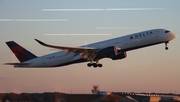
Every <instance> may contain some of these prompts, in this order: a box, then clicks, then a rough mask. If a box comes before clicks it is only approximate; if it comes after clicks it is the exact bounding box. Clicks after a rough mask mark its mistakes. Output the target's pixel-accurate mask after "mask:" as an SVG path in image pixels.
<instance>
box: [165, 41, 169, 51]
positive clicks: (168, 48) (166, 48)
mask: <svg viewBox="0 0 180 102" xmlns="http://www.w3.org/2000/svg"><path fill="white" fill-rule="evenodd" d="M168 43H169V42H165V49H166V50H168V49H169V48H168V47H167V44H168Z"/></svg>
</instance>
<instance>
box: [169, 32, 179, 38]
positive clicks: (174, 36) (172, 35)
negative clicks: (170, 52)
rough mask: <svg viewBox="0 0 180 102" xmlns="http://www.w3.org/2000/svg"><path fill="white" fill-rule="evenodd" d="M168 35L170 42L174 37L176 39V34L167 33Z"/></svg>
mask: <svg viewBox="0 0 180 102" xmlns="http://www.w3.org/2000/svg"><path fill="white" fill-rule="evenodd" d="M169 34H170V36H171V40H173V39H175V38H176V37H177V35H176V34H174V33H172V32H171V33H169Z"/></svg>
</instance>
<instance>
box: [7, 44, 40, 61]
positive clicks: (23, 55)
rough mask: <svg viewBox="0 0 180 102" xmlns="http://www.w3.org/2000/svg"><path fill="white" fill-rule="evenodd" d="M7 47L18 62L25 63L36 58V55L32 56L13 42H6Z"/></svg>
mask: <svg viewBox="0 0 180 102" xmlns="http://www.w3.org/2000/svg"><path fill="white" fill-rule="evenodd" d="M6 44H7V45H8V47H9V48H10V49H11V51H12V52H13V53H14V55H15V56H16V57H17V58H18V60H19V61H20V62H25V61H28V60H31V59H34V58H37V56H36V55H34V54H32V53H31V52H29V51H28V50H26V49H25V48H23V47H21V46H20V45H18V44H17V43H16V42H14V41H8V42H6Z"/></svg>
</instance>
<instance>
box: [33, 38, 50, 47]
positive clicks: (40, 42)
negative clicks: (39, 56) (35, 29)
mask: <svg viewBox="0 0 180 102" xmlns="http://www.w3.org/2000/svg"><path fill="white" fill-rule="evenodd" d="M34 40H36V41H37V42H38V43H39V44H41V45H43V46H46V45H47V44H45V43H44V42H42V41H40V40H38V39H34Z"/></svg>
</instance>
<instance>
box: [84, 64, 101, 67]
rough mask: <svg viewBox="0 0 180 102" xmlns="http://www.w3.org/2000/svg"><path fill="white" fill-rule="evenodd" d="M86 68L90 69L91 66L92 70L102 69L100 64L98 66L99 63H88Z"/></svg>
mask: <svg viewBox="0 0 180 102" xmlns="http://www.w3.org/2000/svg"><path fill="white" fill-rule="evenodd" d="M87 66H88V67H91V66H93V67H94V68H97V67H100V68H101V67H102V64H100V63H88V64H87Z"/></svg>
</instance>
